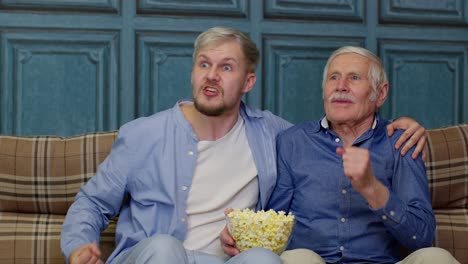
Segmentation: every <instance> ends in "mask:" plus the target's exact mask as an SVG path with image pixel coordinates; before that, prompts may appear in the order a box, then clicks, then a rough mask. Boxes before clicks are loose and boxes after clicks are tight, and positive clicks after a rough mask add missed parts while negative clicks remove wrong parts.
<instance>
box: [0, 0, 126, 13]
mask: <svg viewBox="0 0 468 264" xmlns="http://www.w3.org/2000/svg"><path fill="white" fill-rule="evenodd" d="M120 1H122V0H73V1H59V0H1V1H0V10H1V9H8V10H40V11H54V10H62V11H64V10H66V11H73V10H77V11H87V12H111V13H119V11H120ZM124 1H125V0H124Z"/></svg>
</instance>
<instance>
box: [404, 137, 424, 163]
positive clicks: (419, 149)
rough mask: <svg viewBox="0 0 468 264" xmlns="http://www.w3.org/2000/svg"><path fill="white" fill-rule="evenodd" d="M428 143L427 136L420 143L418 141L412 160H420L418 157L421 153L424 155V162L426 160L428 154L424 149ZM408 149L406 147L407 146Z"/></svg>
mask: <svg viewBox="0 0 468 264" xmlns="http://www.w3.org/2000/svg"><path fill="white" fill-rule="evenodd" d="M426 142H427V137H426V135H423V136H422V137H421V138H420V139H419V141H418V144H417V145H416V148H415V149H414V152H413V154H412V155H411V158H412V159H414V160H415V159H417V158H418V155H419V154H420V153H422V159H423V160H426V152H425V151H424V148H425V146H426ZM405 147H406V146H405Z"/></svg>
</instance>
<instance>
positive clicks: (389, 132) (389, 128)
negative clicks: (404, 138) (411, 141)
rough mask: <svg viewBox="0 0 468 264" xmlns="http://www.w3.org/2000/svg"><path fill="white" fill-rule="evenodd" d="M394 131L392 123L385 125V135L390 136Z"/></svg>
mask: <svg viewBox="0 0 468 264" xmlns="http://www.w3.org/2000/svg"><path fill="white" fill-rule="evenodd" d="M393 132H395V128H394V127H393V123H391V124H388V125H387V135H388V136H389V137H391V136H392V135H393Z"/></svg>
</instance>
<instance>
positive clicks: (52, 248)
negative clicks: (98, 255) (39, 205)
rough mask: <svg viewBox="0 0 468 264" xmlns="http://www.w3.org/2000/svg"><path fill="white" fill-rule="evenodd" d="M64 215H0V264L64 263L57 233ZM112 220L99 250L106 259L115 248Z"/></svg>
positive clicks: (102, 237)
mask: <svg viewBox="0 0 468 264" xmlns="http://www.w3.org/2000/svg"><path fill="white" fill-rule="evenodd" d="M64 218H65V216H64V215H53V214H23V213H4V212H0V263H44V264H54V263H61V264H62V263H65V260H64V258H63V256H62V254H61V250H60V231H61V229H62V224H63V220H64ZM114 233H115V221H114V220H111V221H110V224H109V227H108V228H107V229H106V230H105V231H104V232H103V233H102V235H101V242H100V245H99V248H100V249H101V252H102V254H103V256H104V258H107V257H108V256H109V254H110V253H111V252H112V250H113V249H114Z"/></svg>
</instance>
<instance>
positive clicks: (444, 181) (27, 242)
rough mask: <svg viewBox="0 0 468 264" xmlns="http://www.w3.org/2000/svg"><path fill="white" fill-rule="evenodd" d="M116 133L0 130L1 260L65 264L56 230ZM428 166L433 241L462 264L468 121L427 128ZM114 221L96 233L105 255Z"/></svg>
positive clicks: (466, 259)
mask: <svg viewBox="0 0 468 264" xmlns="http://www.w3.org/2000/svg"><path fill="white" fill-rule="evenodd" d="M116 136H117V132H116V131H113V132H104V133H89V134H85V135H80V136H75V137H66V138H64V137H54V136H36V137H20V136H5V135H0V263H5V264H7V263H51V264H52V263H64V262H65V261H64V258H63V256H62V254H61V251H60V231H61V226H62V223H63V220H64V217H65V214H66V212H67V209H68V207H69V206H70V205H71V203H72V202H73V199H74V197H75V194H76V193H77V192H78V190H79V188H80V187H81V186H82V185H83V184H84V183H86V181H88V180H89V179H90V178H91V177H93V176H94V174H95V172H96V169H97V167H98V165H99V164H100V163H101V162H102V161H103V160H104V159H105V158H106V156H107V155H108V153H109V151H110V149H111V147H112V144H113V142H114V140H115V138H116ZM427 139H428V144H427V146H426V153H427V158H426V170H427V177H428V182H429V189H430V192H431V195H432V205H433V209H434V212H435V215H436V220H437V234H436V237H435V239H434V246H437V247H441V248H444V249H446V250H448V251H449V252H451V253H452V254H453V255H454V256H455V258H457V260H458V261H460V263H462V264H468V124H462V125H456V126H451V127H445V128H439V129H431V130H428V131H427ZM115 223H116V222H115V219H113V220H112V221H111V223H110V225H109V227H108V228H107V229H106V230H104V231H103V232H102V235H101V241H100V248H101V251H102V253H103V256H104V258H107V256H109V254H110V253H111V252H112V249H113V247H114V233H115Z"/></svg>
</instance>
